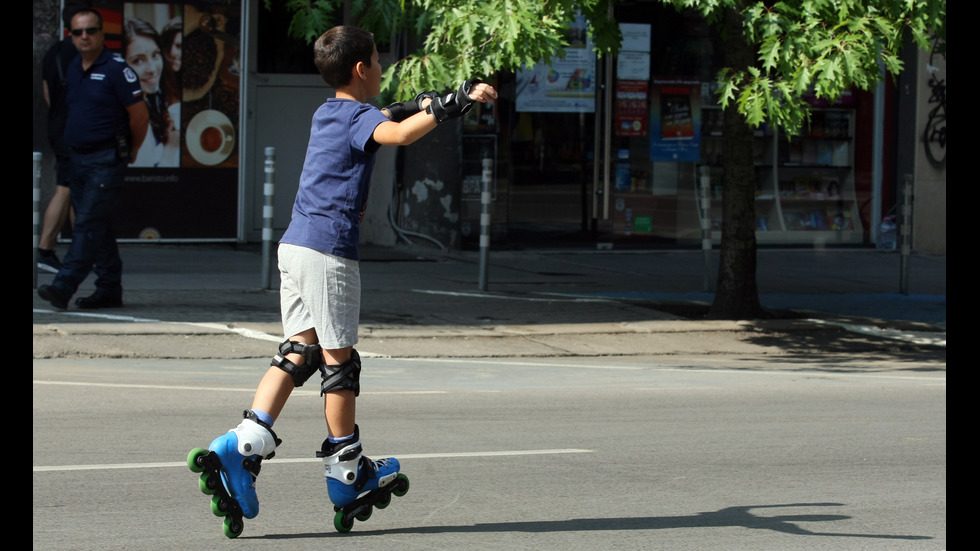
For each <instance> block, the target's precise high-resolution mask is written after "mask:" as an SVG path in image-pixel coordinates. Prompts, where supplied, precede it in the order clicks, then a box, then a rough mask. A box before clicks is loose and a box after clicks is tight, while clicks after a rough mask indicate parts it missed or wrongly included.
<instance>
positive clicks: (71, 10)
mask: <svg viewBox="0 0 980 551" xmlns="http://www.w3.org/2000/svg"><path fill="white" fill-rule="evenodd" d="M91 7H92V3H91V2H90V1H88V0H68V1H67V2H65V7H64V8H63V9H62V10H61V20H62V21H63V22H64V24H65V28H66V29H71V18H72V16H73V15H75V12H77V11H79V10H81V9H82V8H91ZM77 55H78V50H76V49H75V44H74V43H72V39H71V36H70V35H69V36H67V37H65V38H63V39H61V40H59V41H58V42H55V43H54V45H53V46H51V47H50V48H49V49H48V51H47V53H45V54H44V62H43V65H42V70H41V71H42V76H43V77H44V80H43V81H42V83H41V84H42V85H43V86H44V101H45V102H46V103H47V104H48V142H49V143H50V144H51V149H52V150H53V151H54V156H55V186H54V195H53V196H52V197H51V201H49V202H48V207H47V209H45V211H44V226H42V228H41V236H40V239H39V240H38V245H37V267H38V268H40V269H42V270H44V271H46V272H51V273H54V274H56V273H58V270H60V269H61V261H60V260H58V255H57V254H55V252H54V245H55V243H56V242H57V241H58V233H59V232H60V231H61V228H63V227H64V225H65V221H67V220H68V217H69V210H70V207H71V193H69V190H68V179H69V177H70V175H71V174H70V171H71V162H70V161H69V158H68V157H69V155H70V150H69V149H68V146H67V145H65V120H66V119H67V118H68V106H67V104H66V102H65V96H66V95H67V93H68V86H67V81H66V79H67V76H68V67H69V66H70V65H71V62H72V61H73V60H74V59H75V57H76V56H77Z"/></svg>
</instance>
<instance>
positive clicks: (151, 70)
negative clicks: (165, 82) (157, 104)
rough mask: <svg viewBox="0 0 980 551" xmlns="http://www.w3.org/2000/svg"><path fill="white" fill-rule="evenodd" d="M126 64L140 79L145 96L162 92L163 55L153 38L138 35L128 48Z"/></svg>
mask: <svg viewBox="0 0 980 551" xmlns="http://www.w3.org/2000/svg"><path fill="white" fill-rule="evenodd" d="M126 63H128V64H129V66H130V67H132V68H133V71H135V72H136V75H137V76H138V77H139V79H140V86H141V87H142V88H143V93H144V94H155V93H157V92H158V91H159V90H160V74H161V73H163V55H162V54H161V53H160V47H159V46H158V45H157V43H156V41H155V40H153V39H152V38H148V37H145V36H140V35H136V36H135V37H133V41H132V42H130V43H129V45H128V46H127V47H126Z"/></svg>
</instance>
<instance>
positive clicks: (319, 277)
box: [279, 243, 361, 350]
mask: <svg viewBox="0 0 980 551" xmlns="http://www.w3.org/2000/svg"><path fill="white" fill-rule="evenodd" d="M279 276H280V278H281V280H282V284H281V286H280V288H279V300H280V304H281V306H282V329H283V333H284V334H285V336H286V338H289V337H292V336H294V335H298V334H300V333H302V332H303V331H306V330H307V329H310V328H313V329H316V334H317V338H318V339H319V342H320V346H321V347H322V348H324V349H326V350H333V349H336V348H346V347H348V346H354V345H355V344H357V324H358V321H359V318H360V315H361V268H360V264H359V263H358V262H357V261H356V260H349V259H347V258H341V257H339V256H333V255H330V254H325V253H321V252H319V251H314V250H313V249H308V248H306V247H299V246H296V245H289V244H286V243H283V244H280V245H279Z"/></svg>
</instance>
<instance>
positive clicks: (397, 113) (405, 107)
mask: <svg viewBox="0 0 980 551" xmlns="http://www.w3.org/2000/svg"><path fill="white" fill-rule="evenodd" d="M435 97H437V95H436V93H435V92H422V93H421V94H419V95H417V96H415V99H413V100H410V101H401V102H397V103H392V104H391V105H389V106H387V107H385V110H386V111H388V113H389V114H390V115H391V116H390V117H388V118H390V119H391V120H393V121H395V122H402V121H403V120H405V119H407V118H408V117H411V116H412V115H414V114H416V113H418V112H419V111H421V110H422V100H423V99H425V98H435Z"/></svg>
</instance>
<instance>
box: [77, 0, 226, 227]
mask: <svg viewBox="0 0 980 551" xmlns="http://www.w3.org/2000/svg"><path fill="white" fill-rule="evenodd" d="M94 7H95V9H96V10H97V11H98V12H99V13H100V14H101V15H102V18H103V25H104V30H105V34H104V36H105V46H106V47H107V48H108V49H109V50H110V51H113V52H114V53H117V54H119V56H121V57H122V58H123V59H124V60H125V61H126V63H127V64H128V65H129V66H130V67H131V68H132V69H133V71H134V72H135V73H136V75H137V77H138V78H139V80H140V86H141V88H142V89H143V98H144V101H146V105H147V108H148V110H149V113H150V121H149V123H148V128H147V133H146V139H145V140H144V141H143V144H142V146H140V148H139V149H138V150H137V152H136V158H135V161H133V163H132V164H131V165H130V166H129V167H128V169H127V171H126V175H125V178H124V184H123V185H124V188H123V194H122V202H121V205H120V208H119V212H118V214H117V216H116V220H115V225H116V233H117V235H118V237H119V239H121V240H127V239H163V240H188V241H192V240H200V239H234V238H236V236H237V226H238V152H239V147H240V143H241V127H240V125H239V122H240V121H239V118H240V117H239V98H240V97H241V93H240V90H241V36H242V29H241V23H242V8H241V1H240V0H230V1H225V2H207V3H200V2H187V3H184V2H150V1H139V0H134V1H128V2H112V1H102V2H99V1H97V2H95V3H94Z"/></svg>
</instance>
